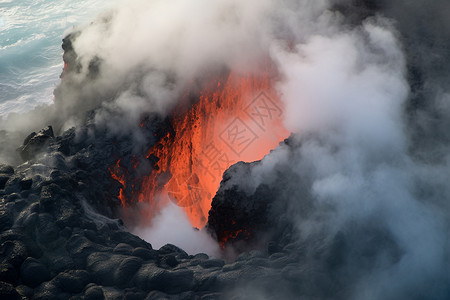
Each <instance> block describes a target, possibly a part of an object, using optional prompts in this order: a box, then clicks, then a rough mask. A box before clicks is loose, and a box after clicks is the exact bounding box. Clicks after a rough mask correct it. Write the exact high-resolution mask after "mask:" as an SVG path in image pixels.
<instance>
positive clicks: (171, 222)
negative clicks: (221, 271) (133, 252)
mask: <svg viewBox="0 0 450 300" xmlns="http://www.w3.org/2000/svg"><path fill="white" fill-rule="evenodd" d="M133 233H134V234H136V235H138V236H140V237H141V238H143V239H144V240H146V241H148V242H149V243H151V244H152V246H153V247H154V248H155V249H159V248H161V247H162V246H164V245H165V244H167V243H170V244H173V245H176V246H178V247H180V248H181V249H183V250H184V251H186V252H187V253H188V254H190V255H194V254H197V253H206V254H208V255H209V256H212V257H219V256H220V249H219V245H218V244H217V242H216V241H215V240H213V239H212V237H211V235H210V234H209V233H207V232H206V231H205V230H197V229H194V228H192V225H191V223H190V222H189V220H188V218H187V215H186V213H185V212H184V210H183V209H182V208H181V207H179V206H176V205H175V204H173V203H171V202H169V204H168V205H167V206H166V207H164V208H163V209H162V210H161V211H160V212H159V214H158V215H157V216H155V217H154V218H153V219H152V221H151V225H150V226H149V227H144V228H142V227H137V228H135V229H134V230H133Z"/></svg>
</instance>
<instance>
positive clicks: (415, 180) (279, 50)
mask: <svg viewBox="0 0 450 300" xmlns="http://www.w3.org/2000/svg"><path fill="white" fill-rule="evenodd" d="M448 10H449V5H448V3H446V2H445V1H435V2H433V4H430V3H425V1H416V2H414V4H411V3H407V1H401V0H398V1H393V2H392V3H390V4H387V3H382V2H380V4H378V5H375V4H373V3H372V1H325V0H321V1H312V0H303V1H293V0H292V1H288V0H285V1H277V2H275V1H272V0H263V1H261V0H259V1H256V0H249V1H238V0H228V1H225V0H218V1H214V2H211V1H208V0H194V1H192V0H174V1H163V0H155V1H143V0H135V1H128V2H118V3H117V4H116V5H115V6H114V7H113V8H112V9H110V10H109V11H107V12H105V13H103V14H102V15H100V16H99V17H98V18H97V19H96V20H95V21H94V22H92V23H91V24H89V25H86V26H85V27H83V28H77V29H76V30H74V31H73V32H71V33H72V34H73V36H74V39H73V48H74V50H75V52H76V53H77V55H78V59H77V66H78V67H77V71H76V72H73V73H71V74H70V75H68V77H67V78H66V79H65V81H64V82H63V83H62V85H61V97H60V98H59V99H58V102H57V103H56V104H55V108H54V109H55V114H54V115H52V116H48V118H46V120H53V121H54V122H59V123H60V124H61V125H60V129H61V130H64V129H66V128H69V127H71V126H73V125H77V124H82V123H83V122H85V119H86V113H87V112H88V111H93V115H94V116H93V117H92V120H91V121H92V122H94V123H95V124H96V126H98V127H104V128H106V129H107V130H108V131H109V132H110V133H111V134H114V135H118V136H126V135H133V137H134V141H135V142H136V143H137V144H138V143H140V142H141V141H143V140H144V137H143V136H140V135H139V134H140V133H139V131H136V130H134V126H137V124H139V122H140V120H141V118H142V116H143V115H145V114H149V113H158V114H161V115H163V116H164V115H166V114H167V113H169V111H170V109H171V108H173V107H174V105H176V104H177V103H178V101H180V99H181V98H182V95H183V94H184V93H185V92H186V90H190V91H192V89H193V86H198V87H199V88H200V87H201V81H202V79H204V78H208V77H210V76H213V75H214V74H217V73H218V72H220V71H221V70H223V69H232V70H234V71H237V72H239V71H240V72H246V71H255V70H257V69H258V63H260V62H261V60H262V59H264V58H266V57H267V56H268V57H270V59H272V60H273V61H274V62H275V64H276V67H277V70H278V72H279V74H280V76H281V79H280V80H279V82H278V85H277V89H278V91H279V93H280V95H281V99H282V101H283V103H284V105H285V112H286V113H285V126H286V127H287V128H288V129H289V130H290V131H291V132H293V137H292V141H291V144H290V145H283V146H280V147H279V148H278V149H277V150H275V151H273V152H272V153H271V154H270V155H268V156H267V157H266V158H265V159H264V160H263V161H262V163H261V164H259V165H257V166H255V167H254V168H253V169H252V174H251V176H249V178H247V180H245V181H243V180H241V179H240V178H232V180H230V181H229V182H228V183H227V184H230V185H239V186H240V188H242V189H247V190H248V191H250V192H251V191H254V190H256V188H257V187H258V186H259V185H261V184H268V185H269V186H277V185H280V187H278V188H277V190H280V189H281V191H280V193H279V194H278V196H277V199H278V200H280V202H282V203H285V204H286V206H287V207H288V208H289V211H288V212H281V214H286V215H287V216H288V218H289V220H291V221H292V222H293V223H294V224H295V226H296V228H297V229H298V232H299V233H298V239H300V240H301V241H307V240H309V239H318V240H320V241H319V242H318V243H319V244H320V243H322V244H323V245H324V247H328V246H330V245H333V243H334V244H336V243H337V242H336V241H340V240H344V241H345V243H346V244H347V245H349V246H348V247H349V248H348V249H350V250H349V251H346V254H345V255H347V256H345V255H344V256H345V257H346V259H345V260H343V262H341V263H340V265H339V273H336V272H337V271H334V270H331V271H329V272H330V274H331V273H332V274H334V275H336V274H338V275H339V276H340V277H341V278H340V283H341V284H342V286H343V289H346V290H347V289H348V290H347V293H348V294H347V296H348V298H351V299H405V298H408V299H420V298H432V299H443V298H445V296H446V295H447V296H448V293H449V292H448V271H447V270H446V268H447V266H448V265H449V261H448V257H449V256H448V255H449V245H448V243H449V242H448V231H449V226H450V219H449V217H448V216H449V213H450V207H449V204H448V199H449V196H450V188H449V187H448V183H447V181H448V178H449V176H450V165H449V162H450V155H449V154H448V153H449V151H448V150H449V141H450V134H449V132H450V131H449V130H448V129H449V121H448V120H449V117H450V115H449V114H450V106H449V100H450V96H449V95H450V90H449V83H448V77H446V76H448V68H446V67H445V65H448V63H449V62H450V58H449V54H448V53H450V52H449V51H448V50H449V48H450V47H449V42H448V41H449V40H450V39H449V34H450V33H449V31H448V28H450V26H448V25H449V24H448V20H447V19H446V16H447V15H448V13H447V14H445V12H448ZM428 21H429V22H428ZM80 29H81V31H79V30H80ZM199 81H200V83H199ZM187 87H189V89H187ZM91 116H92V115H91ZM37 119H38V118H36V117H34V118H30V120H32V121H33V122H34V121H35V120H37ZM16 124H17V122H13V123H11V126H12V125H14V126H16ZM283 174H290V175H291V174H293V176H292V177H289V178H283ZM304 203H309V204H311V206H312V208H311V209H310V210H307V211H302V207H304V206H305V205H304ZM274 213H278V214H280V212H279V211H278V212H274ZM153 224H154V225H153V227H151V228H147V229H139V230H137V231H136V233H137V234H139V235H140V236H142V237H144V238H146V239H147V240H148V241H149V242H151V243H152V244H153V245H154V246H157V247H158V246H161V245H163V244H165V243H167V242H172V243H174V244H177V245H179V246H181V247H182V248H184V249H185V250H187V251H188V252H191V253H194V252H197V251H201V252H205V251H208V252H209V253H210V254H212V255H214V254H215V253H216V250H217V249H216V248H215V247H214V246H213V245H212V244H211V243H210V241H209V240H207V239H206V238H205V236H204V234H203V233H202V232H195V231H193V230H191V227H190V225H189V223H188V222H187V221H186V218H185V216H183V215H182V212H181V210H180V209H179V208H177V207H174V206H169V207H167V208H166V209H164V210H163V211H161V215H159V216H158V217H156V219H155V221H154V223H153ZM174 228H177V229H175V230H174ZM373 232H376V234H374V235H375V236H378V235H382V236H383V237H384V238H383V239H382V241H383V243H380V244H376V243H375V244H373V241H372V242H367V240H366V237H367V236H368V235H369V236H370V235H371V234H372V233H373ZM170 234H174V236H171V237H169V235H170ZM343 243H344V242H343ZM197 244H198V245H201V249H198V248H195V247H194V246H196V245H197ZM210 246H211V247H210ZM330 247H331V246H330ZM336 247H337V246H336ZM331 248H332V247H331ZM367 248H379V251H375V250H374V252H373V253H374V254H372V255H371V256H370V257H369V258H368V259H366V258H364V257H362V256H363V255H362V254H361V253H360V252H364V251H365V250H364V251H362V250H361V249H367ZM205 249H206V250H205ZM332 249H334V248H332ZM360 250H361V251H360ZM310 251H313V250H310ZM312 257H313V255H312V254H311V256H307V260H306V261H305V262H304V263H305V264H306V265H310V266H312V268H314V267H315V263H316V261H315V260H314V259H313V258H312ZM368 260H370V262H368ZM361 262H363V263H361ZM333 272H334V273H333ZM330 276H331V275H330ZM299 280H300V279H299ZM261 293H263V292H261ZM261 297H262V296H261Z"/></svg>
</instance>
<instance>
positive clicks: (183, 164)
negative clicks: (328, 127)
mask: <svg viewBox="0 0 450 300" xmlns="http://www.w3.org/2000/svg"><path fill="white" fill-rule="evenodd" d="M270 73H271V72H270V70H266V71H265V72H263V73H262V74H258V75H254V74H250V75H241V74H237V73H230V74H229V75H228V77H227V78H225V79H223V80H217V81H216V82H215V83H214V87H213V88H206V89H205V90H203V91H202V92H201V95H200V99H199V101H197V102H196V103H194V104H191V105H186V103H183V104H180V105H179V106H178V107H177V108H176V109H175V112H174V115H173V117H172V127H173V131H170V132H169V133H168V134H167V135H166V136H165V137H164V138H163V139H162V140H161V141H160V142H158V143H157V144H156V145H155V146H154V147H152V148H151V149H150V150H149V151H148V156H150V155H154V156H156V157H158V158H159V161H158V162H157V168H156V169H157V170H153V172H152V173H151V174H150V175H149V176H147V177H146V178H144V181H143V189H142V191H141V193H140V195H139V201H140V202H147V203H150V204H151V205H154V202H155V201H157V200H156V199H157V198H158V197H157V195H158V194H163V195H167V196H169V198H170V199H171V200H172V201H173V202H175V203H176V204H177V205H179V206H181V207H183V208H184V209H185V211H186V213H187V215H188V217H189V220H190V222H191V223H192V225H193V226H195V227H197V228H202V227H204V225H205V224H206V222H207V218H208V212H209V210H210V208H211V201H212V198H213V197H214V194H215V193H216V191H217V190H218V188H219V185H220V182H221V180H222V174H223V172H224V171H225V170H226V169H227V168H229V167H230V166H231V165H232V164H234V163H236V162H238V161H255V160H260V159H261V158H263V156H264V155H266V154H267V153H269V151H270V150H272V149H274V148H275V147H276V146H277V145H278V144H279V142H280V141H282V140H283V139H285V138H286V137H287V136H288V135H289V133H288V132H287V130H286V129H285V128H284V127H283V125H282V121H281V120H282V106H281V104H280V101H279V98H278V97H277V95H276V93H275V91H274V89H273V82H272V79H271V77H270ZM163 198H164V197H163ZM166 198H167V197H166Z"/></svg>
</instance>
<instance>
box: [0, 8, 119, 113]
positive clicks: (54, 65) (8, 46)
mask: <svg viewBox="0 0 450 300" xmlns="http://www.w3.org/2000/svg"><path fill="white" fill-rule="evenodd" d="M110 4H111V1H107V0H0V118H4V117H5V116H7V115H8V114H9V113H11V112H23V111H27V110H30V109H32V108H33V107H35V106H38V105H40V104H48V103H51V102H52V99H53V89H54V88H55V86H56V85H57V84H58V83H59V80H60V79H59V75H60V73H61V71H62V68H63V61H62V49H61V39H62V37H63V34H64V32H65V31H66V30H68V29H70V28H71V27H73V26H75V25H78V24H83V23H86V22H89V21H90V20H92V19H93V18H94V17H95V15H96V14H97V13H99V12H100V11H102V10H103V9H105V8H106V7H107V6H108V5H110Z"/></svg>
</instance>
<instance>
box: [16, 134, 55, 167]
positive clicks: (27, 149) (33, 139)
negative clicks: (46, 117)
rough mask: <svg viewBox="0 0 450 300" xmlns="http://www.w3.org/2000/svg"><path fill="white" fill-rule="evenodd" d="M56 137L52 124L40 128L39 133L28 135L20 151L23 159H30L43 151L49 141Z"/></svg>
mask: <svg viewBox="0 0 450 300" xmlns="http://www.w3.org/2000/svg"><path fill="white" fill-rule="evenodd" d="M54 137H55V136H54V135H53V128H52V126H48V127H46V128H44V129H42V130H40V131H39V132H38V133H36V132H33V133H31V134H30V135H29V136H27V137H26V139H25V140H24V142H23V145H22V146H21V147H20V148H19V149H18V151H19V153H20V155H21V157H22V158H23V160H29V159H31V158H33V157H34V156H35V155H36V154H37V153H39V152H40V151H42V150H43V149H44V148H45V146H46V145H47V144H48V142H49V141H50V140H51V139H53V138H54Z"/></svg>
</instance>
